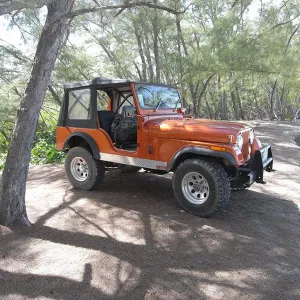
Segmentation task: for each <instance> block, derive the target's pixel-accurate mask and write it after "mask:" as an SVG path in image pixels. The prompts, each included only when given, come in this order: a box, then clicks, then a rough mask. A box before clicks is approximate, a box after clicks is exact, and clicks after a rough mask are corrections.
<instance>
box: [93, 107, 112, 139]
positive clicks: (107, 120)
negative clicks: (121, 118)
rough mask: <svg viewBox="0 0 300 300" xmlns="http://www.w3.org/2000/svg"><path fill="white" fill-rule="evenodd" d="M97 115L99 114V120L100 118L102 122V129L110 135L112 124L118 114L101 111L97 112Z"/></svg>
mask: <svg viewBox="0 0 300 300" xmlns="http://www.w3.org/2000/svg"><path fill="white" fill-rule="evenodd" d="M97 113H98V118H99V122H100V127H101V128H102V129H103V130H105V131H106V132H107V133H108V134H109V135H110V133H111V130H110V128H111V124H112V122H113V120H114V118H115V116H116V114H115V113H114V112H113V111H109V110H100V111H97Z"/></svg>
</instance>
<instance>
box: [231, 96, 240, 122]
mask: <svg viewBox="0 0 300 300" xmlns="http://www.w3.org/2000/svg"><path fill="white" fill-rule="evenodd" d="M230 95H231V100H232V106H233V111H234V115H235V119H236V120H239V119H240V115H239V110H238V108H237V105H236V98H235V94H234V91H231V93H230Z"/></svg>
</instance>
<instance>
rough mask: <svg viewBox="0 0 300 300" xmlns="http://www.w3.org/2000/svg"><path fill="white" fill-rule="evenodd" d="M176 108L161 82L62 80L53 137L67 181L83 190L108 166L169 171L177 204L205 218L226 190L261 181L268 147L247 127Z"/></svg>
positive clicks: (174, 93) (173, 92) (175, 97)
mask: <svg viewBox="0 0 300 300" xmlns="http://www.w3.org/2000/svg"><path fill="white" fill-rule="evenodd" d="M184 112H185V110H184V108H183V107H182V103H181V98H180V95H179V93H178V90H177V88H176V87H172V86H168V85H163V84H153V83H143V82H134V81H129V80H113V79H107V78H95V79H93V80H91V81H84V82H76V83H69V84H66V85H65V94H64V101H63V105H62V108H61V112H60V117H59V121H58V125H57V129H56V138H57V148H58V149H59V150H62V151H65V152H67V157H66V160H65V169H66V174H67V176H68V178H69V180H70V182H71V184H72V185H73V186H74V188H76V189H82V190H91V189H93V188H94V187H95V186H96V185H97V184H99V183H100V182H101V181H102V180H103V177H104V174H105V167H111V166H114V167H115V166H117V167H120V168H121V169H122V170H128V171H138V170H139V169H141V168H144V169H145V170H147V171H149V172H153V173H155V174H166V173H168V172H174V176H173V190H174V194H175V197H176V199H177V201H178V202H179V204H180V205H181V206H182V208H183V209H185V210H186V211H189V212H191V213H193V214H196V215H199V216H202V217H208V216H211V215H213V214H214V213H215V212H216V211H217V210H218V209H219V208H220V207H224V206H225V205H226V203H227V201H228V199H229V197H230V190H231V189H243V188H246V187H249V186H250V185H251V184H252V183H253V182H254V181H255V182H258V183H264V180H263V173H264V170H266V171H268V172H270V171H272V167H273V157H272V151H271V146H270V145H267V146H264V147H262V145H261V143H260V141H259V139H258V138H257V137H256V136H255V133H254V131H253V128H251V127H249V126H247V125H244V124H240V123H233V122H224V121H213V120H205V119H193V118H187V117H185V114H184ZM137 184H138V183H137ZM153 188H155V187H153Z"/></svg>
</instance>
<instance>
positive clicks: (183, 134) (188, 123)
mask: <svg viewBox="0 0 300 300" xmlns="http://www.w3.org/2000/svg"><path fill="white" fill-rule="evenodd" d="M148 123H149V124H148V125H149V127H150V128H151V129H152V130H154V131H156V132H157V135H158V137H161V138H167V139H179V140H189V141H203V142H217V143H228V142H229V136H230V135H233V136H234V137H236V136H237V135H238V134H239V132H240V131H241V130H244V129H248V128H249V129H250V127H249V126H247V125H245V124H242V123H235V122H227V121H214V120H208V119H167V120H166V119H164V120H162V119H154V120H150V121H149V122H148Z"/></svg>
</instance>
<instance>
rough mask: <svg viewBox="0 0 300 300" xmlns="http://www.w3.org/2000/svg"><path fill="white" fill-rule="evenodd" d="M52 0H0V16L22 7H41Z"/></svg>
mask: <svg viewBox="0 0 300 300" xmlns="http://www.w3.org/2000/svg"><path fill="white" fill-rule="evenodd" d="M52 1H53V0H30V1H27V0H0V16H2V15H5V14H10V13H11V12H13V11H15V10H21V9H24V8H41V7H42V6H44V5H48V4H49V3H51V2H52Z"/></svg>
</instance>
